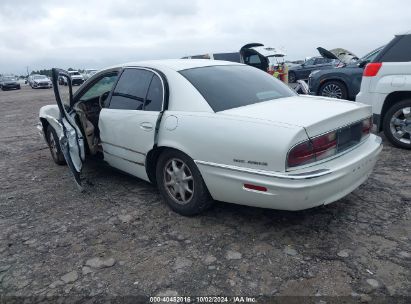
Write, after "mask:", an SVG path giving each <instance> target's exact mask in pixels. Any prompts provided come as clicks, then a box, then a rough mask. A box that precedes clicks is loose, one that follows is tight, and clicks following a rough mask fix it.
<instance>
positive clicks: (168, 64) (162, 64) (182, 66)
mask: <svg viewBox="0 0 411 304" xmlns="http://www.w3.org/2000/svg"><path fill="white" fill-rule="evenodd" d="M221 65H244V64H241V63H236V62H232V61H223V60H209V59H166V60H149V61H137V62H128V63H124V64H120V65H116V66H111V67H109V68H121V67H147V68H153V69H161V68H169V69H172V70H175V71H182V70H187V69H193V68H201V67H206V66H221ZM109 68H107V69H109Z"/></svg>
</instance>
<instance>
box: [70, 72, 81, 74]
mask: <svg viewBox="0 0 411 304" xmlns="http://www.w3.org/2000/svg"><path fill="white" fill-rule="evenodd" d="M69 73H70V75H80V73H79V72H69Z"/></svg>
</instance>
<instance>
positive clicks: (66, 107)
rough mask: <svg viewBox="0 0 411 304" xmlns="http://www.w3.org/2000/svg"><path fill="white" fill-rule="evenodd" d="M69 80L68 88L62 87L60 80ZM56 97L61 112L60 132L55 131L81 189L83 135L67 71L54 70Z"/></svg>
mask: <svg viewBox="0 0 411 304" xmlns="http://www.w3.org/2000/svg"><path fill="white" fill-rule="evenodd" d="M60 77H66V78H67V86H64V85H60V84H59V81H58V79H59V78H60ZM52 82H53V89H54V95H55V97H56V102H57V105H58V108H59V111H60V119H59V127H60V129H59V130H55V131H56V133H57V135H58V137H59V142H60V148H61V151H62V152H63V155H64V158H65V159H66V162H67V165H68V167H69V168H70V170H71V172H72V173H73V176H74V180H75V182H76V184H77V186H78V187H79V188H81V181H80V172H81V169H82V167H83V162H84V160H85V152H84V139H83V135H82V133H81V131H80V129H79V127H78V125H77V123H76V121H75V115H76V113H75V112H74V110H73V91H72V85H71V77H70V75H69V73H68V72H67V71H64V70H61V69H53V70H52Z"/></svg>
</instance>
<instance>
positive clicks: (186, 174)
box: [163, 158, 194, 205]
mask: <svg viewBox="0 0 411 304" xmlns="http://www.w3.org/2000/svg"><path fill="white" fill-rule="evenodd" d="M163 176H164V181H163V182H164V186H165V188H166V189H167V192H168V194H169V195H170V197H171V198H172V199H173V200H174V201H175V202H176V203H178V204H181V205H185V204H188V203H189V202H190V201H191V199H192V198H193V194H194V179H193V174H192V173H191V170H190V168H189V167H188V166H187V164H185V163H184V161H182V160H181V159H178V158H172V159H170V160H169V161H168V162H167V163H166V165H165V166H164V172H163Z"/></svg>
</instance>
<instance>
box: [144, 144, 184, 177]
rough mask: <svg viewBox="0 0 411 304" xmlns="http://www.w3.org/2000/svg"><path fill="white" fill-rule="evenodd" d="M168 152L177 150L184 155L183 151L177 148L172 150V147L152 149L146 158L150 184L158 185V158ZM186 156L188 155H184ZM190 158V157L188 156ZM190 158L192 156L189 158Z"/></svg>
mask: <svg viewBox="0 0 411 304" xmlns="http://www.w3.org/2000/svg"><path fill="white" fill-rule="evenodd" d="M166 150H175V151H179V152H181V153H184V152H183V151H181V150H178V149H175V148H171V147H167V146H161V147H154V148H153V149H151V150H150V151H149V152H148V153H147V156H146V164H145V165H146V173H147V176H148V178H149V180H150V182H151V183H152V184H153V185H157V180H156V168H157V161H158V158H159V157H160V155H161V154H162V153H163V152H164V151H166ZM184 154H186V153H184ZM188 156H189V155H188ZM189 157H190V156H189Z"/></svg>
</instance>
